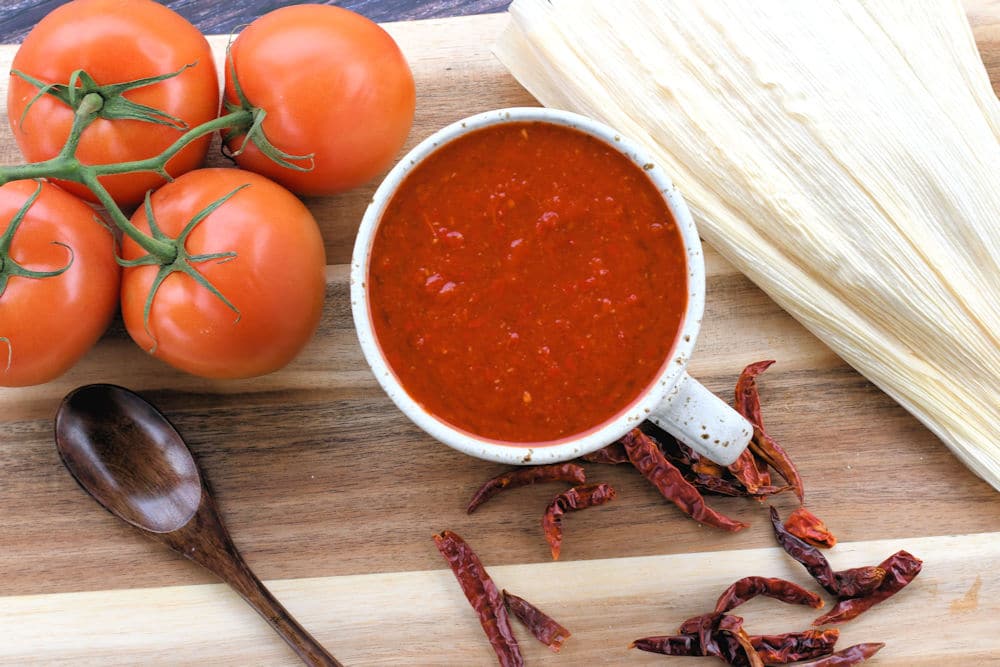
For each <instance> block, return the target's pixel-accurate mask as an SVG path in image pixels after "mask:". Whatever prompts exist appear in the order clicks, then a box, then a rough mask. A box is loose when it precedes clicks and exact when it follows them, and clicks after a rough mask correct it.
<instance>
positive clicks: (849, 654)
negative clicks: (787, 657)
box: [795, 642, 885, 667]
mask: <svg viewBox="0 0 1000 667" xmlns="http://www.w3.org/2000/svg"><path fill="white" fill-rule="evenodd" d="M883 646H885V644H883V643H875V642H873V643H869V644H855V645H854V646H848V647H847V648H845V649H843V650H841V651H837V652H836V653H831V654H830V655H828V656H825V657H822V658H819V659H818V660H812V661H810V662H801V663H799V664H797V665H796V666H795V667H849V666H850V665H857V664H860V663H862V662H864V661H865V660H867V659H868V658H870V657H872V656H873V655H875V654H876V653H878V652H879V651H881V650H882V647H883Z"/></svg>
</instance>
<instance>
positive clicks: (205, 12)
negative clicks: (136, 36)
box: [0, 0, 510, 44]
mask: <svg viewBox="0 0 1000 667" xmlns="http://www.w3.org/2000/svg"><path fill="white" fill-rule="evenodd" d="M67 1H68V0H9V1H8V0H5V1H4V2H3V3H2V5H3V9H2V10H0V43H2V44H12V43H17V42H20V41H21V40H22V39H24V36H25V35H27V34H28V31H30V30H31V27H32V26H34V25H35V24H36V23H38V21H40V20H41V19H42V17H43V16H45V15H46V14H48V13H49V12H50V11H52V10H53V9H55V8H56V7H58V6H60V5H63V4H66V2H67ZM161 4H164V5H166V6H168V7H170V8H172V9H173V10H175V11H176V12H178V13H179V14H181V15H182V16H184V17H185V18H186V19H188V20H189V21H191V22H192V23H194V24H195V26H197V28H198V29H199V30H201V31H202V32H203V33H205V34H220V35H222V34H228V33H230V32H232V31H233V29H234V28H236V27H237V26H240V25H243V24H245V23H249V22H250V21H252V20H253V19H255V18H257V17H258V16H260V15H261V14H264V13H266V12H269V11H271V10H272V9H277V8H278V7H284V6H286V5H298V4H303V3H301V2H292V1H290V0H233V1H231V2H219V1H218V0H166V1H165V2H161ZM321 4H327V5H336V6H338V7H344V8H346V9H350V10H352V11H355V12H358V13H359V14H363V15H365V16H367V17H368V18H370V19H371V20H373V21H378V22H384V21H407V20H412V19H429V18H444V17H446V16H467V15H469V14H488V13H491V12H500V11H503V10H505V9H507V5H509V4H510V0H342V1H341V2H330V1H328V2H324V3H321Z"/></svg>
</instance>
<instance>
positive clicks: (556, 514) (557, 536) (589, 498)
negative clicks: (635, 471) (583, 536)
mask: <svg viewBox="0 0 1000 667" xmlns="http://www.w3.org/2000/svg"><path fill="white" fill-rule="evenodd" d="M614 497H615V490H614V489H613V488H611V487H610V486H609V485H607V484H593V485H591V486H574V487H573V488H571V489H568V490H566V491H563V492H562V493H560V494H559V495H558V496H556V497H555V498H554V499H553V500H552V502H551V503H549V506H548V507H547V508H546V509H545V514H544V515H543V516H542V532H544V533H545V539H546V540H547V541H548V543H549V548H550V549H551V550H552V559H553V560H559V550H560V548H561V547H562V517H563V515H564V514H565V513H566V512H572V511H576V510H582V509H585V508H587V507H596V506H597V505H603V504H605V503H607V502H610V501H611V500H613V499H614Z"/></svg>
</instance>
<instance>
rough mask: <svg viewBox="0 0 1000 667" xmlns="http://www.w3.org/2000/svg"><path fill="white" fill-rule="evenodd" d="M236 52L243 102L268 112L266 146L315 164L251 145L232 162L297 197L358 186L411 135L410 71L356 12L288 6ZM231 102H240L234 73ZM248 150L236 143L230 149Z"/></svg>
mask: <svg viewBox="0 0 1000 667" xmlns="http://www.w3.org/2000/svg"><path fill="white" fill-rule="evenodd" d="M231 54H232V58H233V64H234V66H235V70H236V77H237V79H238V81H239V84H240V86H241V88H242V90H243V93H244V95H245V96H246V98H247V100H248V101H249V103H250V104H252V105H253V106H255V107H260V108H263V109H264V110H265V111H266V112H267V116H266V118H265V120H264V123H263V129H264V133H265V135H266V136H267V138H268V140H269V141H270V142H271V143H272V144H273V145H274V146H275V147H277V148H278V149H280V150H282V151H284V152H286V153H289V154H292V155H306V154H309V153H312V154H314V160H315V165H314V168H313V169H312V170H310V171H294V170H292V169H288V168H286V167H282V166H280V165H278V164H276V163H274V162H272V161H271V160H270V159H269V158H267V157H266V156H265V155H263V154H262V153H261V151H260V149H259V148H258V147H257V146H256V145H253V144H248V145H247V147H246V150H245V151H244V152H243V153H242V154H240V155H239V156H238V157H237V158H236V162H237V163H238V164H239V165H240V166H242V167H245V168H247V169H251V170H253V171H256V172H258V173H260V174H264V175H265V176H268V177H270V178H273V179H274V180H276V181H278V182H279V183H281V184H282V185H284V186H285V187H287V188H289V189H290V190H292V191H293V192H297V193H299V194H305V195H328V194H334V193H337V192H342V191H344V190H348V189H350V188H353V187H356V186H358V185H361V184H362V183H365V182H366V181H368V180H370V179H372V178H373V177H374V176H376V175H378V174H379V173H381V172H382V171H384V170H385V169H386V168H388V167H389V165H390V164H391V163H392V160H393V158H394V157H395V156H396V154H397V153H398V152H399V149H400V148H401V147H402V146H403V142H404V141H405V140H406V135H407V134H409V131H410V125H411V124H412V122H413V110H414V105H415V103H416V94H415V90H414V85H413V75H412V74H411V73H410V67H409V65H408V64H407V62H406V59H405V58H404V57H403V54H402V52H400V50H399V47H398V46H397V45H396V42H394V41H393V39H392V37H390V36H389V34H388V33H386V32H385V31H384V30H383V29H382V28H381V27H379V26H378V25H377V24H375V23H373V22H371V21H369V20H368V19H366V18H364V17H363V16H361V15H359V14H355V13H354V12H351V11H348V10H346V9H341V8H339V7H330V6H323V5H298V6H292V7H284V8H282V9H278V10H275V11H273V12H271V13H269V14H265V15H264V16H262V17H260V18H259V19H257V20H256V21H254V22H253V23H251V24H250V25H249V26H248V27H247V28H246V29H245V30H244V31H243V32H242V33H240V35H239V37H237V38H236V41H235V42H233V45H232V50H231ZM226 99H228V100H229V101H230V102H233V103H236V102H238V98H237V95H236V91H235V88H234V85H233V81H232V77H231V73H230V68H229V67H228V66H227V67H226ZM242 143H243V137H242V136H237V137H234V138H232V139H231V140H230V141H229V142H228V144H227V145H228V147H229V148H230V150H236V149H238V148H239V147H240V146H241V145H242ZM300 164H305V163H300Z"/></svg>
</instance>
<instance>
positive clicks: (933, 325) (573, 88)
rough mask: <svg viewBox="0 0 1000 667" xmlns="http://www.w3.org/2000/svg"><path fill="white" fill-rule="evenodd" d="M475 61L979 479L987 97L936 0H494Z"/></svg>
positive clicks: (987, 268) (999, 337)
mask: <svg viewBox="0 0 1000 667" xmlns="http://www.w3.org/2000/svg"><path fill="white" fill-rule="evenodd" d="M510 14H511V17H512V20H511V23H510V25H509V27H508V28H507V30H506V31H505V33H504V35H503V36H502V38H501V40H500V42H499V43H498V45H497V48H496V53H497V55H498V56H499V57H500V59H501V60H502V61H503V62H504V64H505V65H506V66H507V67H508V68H509V69H510V71H511V72H512V73H513V74H514V76H515V77H516V78H517V79H518V80H519V81H520V82H521V83H522V84H523V85H524V86H525V87H526V88H527V89H528V90H529V91H530V92H532V93H533V94H534V95H535V96H536V97H537V98H538V99H539V100H540V101H541V102H542V103H543V104H545V105H547V106H555V107H561V108H565V109H570V110H573V111H577V112H580V113H583V114H586V115H589V116H592V117H595V118H598V119H601V120H603V121H604V122H606V123H608V124H609V125H611V126H613V127H615V128H616V129H618V130H619V131H621V132H622V133H623V134H625V135H627V136H630V137H632V138H633V139H635V140H638V141H639V142H641V143H644V144H646V145H647V147H649V148H650V149H651V150H652V151H653V153H654V155H655V156H657V158H658V167H662V168H663V169H665V170H666V171H667V173H668V174H669V176H670V177H671V178H672V179H673V180H674V182H675V183H676V184H677V186H678V187H679V188H680V190H681V191H682V192H683V193H684V195H685V197H686V199H687V200H688V203H689V204H690V205H691V208H692V210H693V212H694V214H695V218H696V220H697V223H698V227H699V231H700V232H701V234H702V236H703V237H704V238H705V240H706V241H707V242H708V243H709V244H711V245H712V246H713V247H714V248H715V249H717V250H718V251H719V252H720V253H721V254H722V255H724V256H725V257H726V258H727V259H728V260H729V261H731V262H732V263H733V264H734V265H735V266H736V267H737V268H738V269H739V270H740V271H742V272H743V273H745V274H746V275H747V276H748V277H749V278H750V279H751V280H753V281H754V282H755V283H756V284H757V285H758V286H760V287H761V288H762V289H763V290H764V291H766V292H767V293H768V294H769V295H770V296H771V297H772V298H773V299H774V300H775V301H777V302H778V304H779V305H781V306H782V307H783V308H784V309H785V310H787V311H788V312H789V313H790V314H792V315H793V316H794V317H795V318H796V319H798V320H799V321H800V322H802V323H803V324H804V325H805V326H806V327H807V328H809V330H810V331H812V332H813V333H814V334H815V335H816V336H818V337H819V338H820V339H822V340H823V341H824V342H826V343H827V344H828V345H829V346H830V347H831V348H832V349H833V350H834V351H835V352H837V353H838V354H839V355H840V356H841V357H842V358H843V359H845V360H846V361H847V362H848V363H850V364H851V365H852V366H854V368H856V369H857V370H858V371H860V372H861V373H863V374H864V375H865V376H866V377H868V378H869V379H870V380H871V381H872V382H874V383H875V384H876V385H878V386H879V387H880V388H882V389H883V390H884V391H885V392H887V393H888V394H889V395H890V396H892V397H893V398H894V399H895V400H896V401H898V402H899V403H900V404H901V405H902V406H903V407H905V408H906V409H907V410H909V411H910V412H911V413H912V414H914V415H915V416H916V417H917V418H918V419H920V420H921V421H922V422H923V423H924V424H926V425H927V427H928V428H930V429H931V430H932V431H933V432H934V433H935V434H937V436H938V437H940V438H941V440H942V441H944V442H945V443H946V444H947V445H948V446H949V447H950V448H951V449H952V450H953V451H954V452H955V453H956V454H957V455H958V456H959V457H960V458H961V459H962V460H963V461H964V462H965V463H966V464H967V465H968V466H969V467H970V468H972V469H973V470H974V471H975V472H977V473H978V474H979V475H981V476H982V477H983V478H984V479H986V480H987V481H988V482H989V483H990V484H992V485H993V486H994V487H996V488H998V489H1000V104H998V101H997V98H996V97H995V96H994V94H993V91H992V90H991V88H990V84H989V80H988V78H987V76H986V73H985V71H984V68H983V65H982V62H981V61H980V59H979V55H978V53H977V51H976V48H975V42H974V41H973V39H972V35H971V32H970V30H969V26H968V24H967V22H966V19H965V16H964V14H963V13H962V9H961V7H960V6H959V5H958V3H957V2H955V1H953V0H908V1H907V2H900V1H899V0H841V1H833V0H809V1H808V2H792V1H789V0H755V1H754V2H747V1H746V0H699V1H698V2H689V1H688V0H648V1H643V0H615V1H614V2H612V1H610V0H514V3H513V4H512V5H511V8H510Z"/></svg>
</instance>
